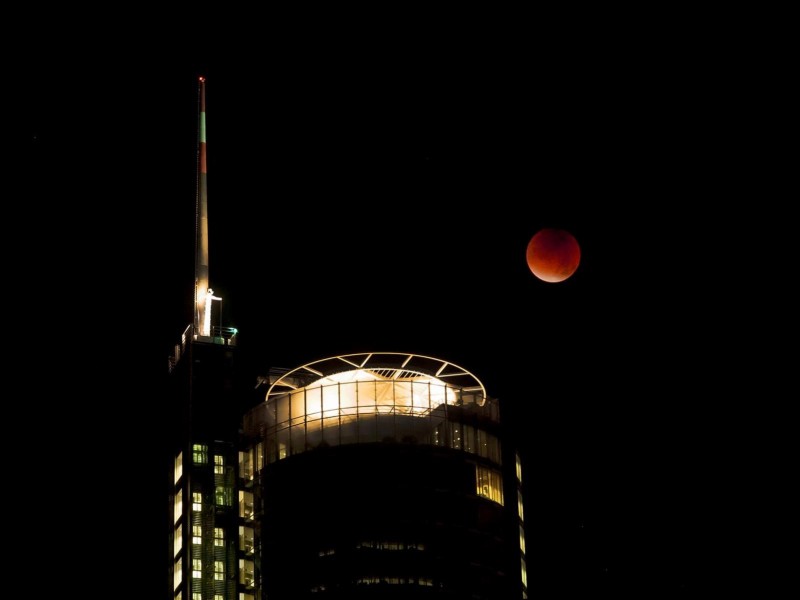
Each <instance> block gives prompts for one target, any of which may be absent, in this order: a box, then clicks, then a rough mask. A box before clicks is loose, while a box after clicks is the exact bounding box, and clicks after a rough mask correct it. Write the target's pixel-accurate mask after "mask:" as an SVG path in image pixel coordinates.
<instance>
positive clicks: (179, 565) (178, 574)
mask: <svg viewBox="0 0 800 600" xmlns="http://www.w3.org/2000/svg"><path fill="white" fill-rule="evenodd" d="M181 581H183V561H182V560H181V559H180V558H179V559H178V560H176V561H175V569H174V570H173V572H172V589H173V590H174V589H177V587H178V586H179V585H180V584H181Z"/></svg>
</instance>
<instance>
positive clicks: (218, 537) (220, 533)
mask: <svg viewBox="0 0 800 600" xmlns="http://www.w3.org/2000/svg"><path fill="white" fill-rule="evenodd" d="M214 545H215V546H224V545H225V530H224V529H222V527H214Z"/></svg>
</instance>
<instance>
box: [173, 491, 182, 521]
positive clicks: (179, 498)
mask: <svg viewBox="0 0 800 600" xmlns="http://www.w3.org/2000/svg"><path fill="white" fill-rule="evenodd" d="M182 514H183V490H178V493H177V494H175V523H177V522H178V519H180V518H181V515H182Z"/></svg>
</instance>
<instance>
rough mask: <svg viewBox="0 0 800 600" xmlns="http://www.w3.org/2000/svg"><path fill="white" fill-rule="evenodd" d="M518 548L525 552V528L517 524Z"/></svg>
mask: <svg viewBox="0 0 800 600" xmlns="http://www.w3.org/2000/svg"><path fill="white" fill-rule="evenodd" d="M519 549H520V550H521V551H522V553H523V554H525V528H524V527H522V525H520V526H519Z"/></svg>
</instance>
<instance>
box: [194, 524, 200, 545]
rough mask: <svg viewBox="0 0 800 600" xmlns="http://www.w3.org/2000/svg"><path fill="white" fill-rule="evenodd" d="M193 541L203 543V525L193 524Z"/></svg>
mask: <svg viewBox="0 0 800 600" xmlns="http://www.w3.org/2000/svg"><path fill="white" fill-rule="evenodd" d="M192 543H193V544H202V543H203V526H202V525H192Z"/></svg>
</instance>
